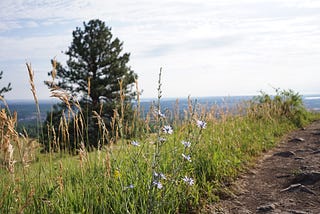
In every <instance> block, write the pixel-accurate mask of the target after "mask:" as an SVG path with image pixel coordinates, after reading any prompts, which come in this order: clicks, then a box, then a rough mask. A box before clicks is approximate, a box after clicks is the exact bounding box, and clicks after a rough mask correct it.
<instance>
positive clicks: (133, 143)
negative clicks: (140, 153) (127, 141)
mask: <svg viewBox="0 0 320 214" xmlns="http://www.w3.org/2000/svg"><path fill="white" fill-rule="evenodd" d="M131 145H133V146H140V144H139V142H137V141H132V142H131Z"/></svg>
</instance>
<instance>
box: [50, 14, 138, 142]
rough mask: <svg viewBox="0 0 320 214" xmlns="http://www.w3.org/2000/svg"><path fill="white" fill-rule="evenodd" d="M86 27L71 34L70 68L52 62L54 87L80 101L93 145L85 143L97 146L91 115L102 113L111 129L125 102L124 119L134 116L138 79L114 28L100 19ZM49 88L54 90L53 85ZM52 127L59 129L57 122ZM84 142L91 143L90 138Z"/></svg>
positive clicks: (94, 125)
mask: <svg viewBox="0 0 320 214" xmlns="http://www.w3.org/2000/svg"><path fill="white" fill-rule="evenodd" d="M83 27H84V28H83V29H82V28H80V27H77V28H76V30H75V31H73V33H72V35H73V41H72V43H71V46H70V47H69V49H68V50H67V51H66V52H65V54H66V55H67V56H68V60H67V63H66V64H67V66H62V65H61V63H59V62H57V63H56V62H54V61H52V63H53V64H55V67H56V70H57V74H56V77H55V80H56V81H57V83H54V85H55V86H58V87H59V88H60V89H63V90H65V91H66V92H68V93H70V94H71V95H72V97H76V99H78V101H79V103H80V106H81V111H82V116H83V117H84V118H83V120H84V121H86V125H89V127H88V133H87V134H88V135H89V136H90V142H85V143H88V144H90V145H94V146H96V145H97V141H98V139H97V137H98V133H97V130H98V128H97V126H96V121H94V119H93V118H92V117H93V114H92V112H93V111H96V112H99V113H100V115H101V116H102V117H103V119H105V123H106V124H107V125H109V124H110V121H111V118H112V116H113V114H114V110H117V111H118V112H120V106H121V102H123V105H124V106H129V107H128V108H127V110H128V111H126V112H125V114H126V116H124V118H125V119H126V118H128V116H129V115H130V114H131V113H132V111H130V109H132V108H131V100H132V98H133V97H134V96H135V92H133V90H132V87H133V83H134V82H135V79H137V75H136V74H135V73H134V72H133V71H132V70H131V68H130V67H129V66H128V65H127V63H128V62H129V57H130V54H129V53H123V54H122V50H123V48H122V45H123V43H122V42H120V40H119V39H118V38H113V36H112V33H111V28H109V27H107V26H106V25H105V23H104V22H103V21H100V20H98V19H96V20H91V21H89V22H88V23H85V22H84V23H83ZM48 75H49V76H51V75H52V72H50V73H49V74H48ZM120 82H122V88H121V87H120ZM46 84H47V85H48V86H49V87H52V84H53V83H52V82H50V83H48V82H47V83H46ZM48 119H49V118H48ZM46 123H47V124H48V123H50V121H48V120H47V122H46ZM52 124H53V125H55V126H56V125H57V124H55V122H54V121H53V122H52ZM45 126H46V125H45ZM71 131H72V130H71ZM85 139H87V141H88V136H87V137H86V138H85Z"/></svg>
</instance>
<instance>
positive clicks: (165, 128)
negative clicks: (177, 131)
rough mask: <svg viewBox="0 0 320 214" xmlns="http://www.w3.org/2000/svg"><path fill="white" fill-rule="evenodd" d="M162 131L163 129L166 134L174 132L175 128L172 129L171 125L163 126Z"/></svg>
mask: <svg viewBox="0 0 320 214" xmlns="http://www.w3.org/2000/svg"><path fill="white" fill-rule="evenodd" d="M162 131H163V132H164V133H166V134H172V133H173V129H172V127H171V126H164V127H163V128H162Z"/></svg>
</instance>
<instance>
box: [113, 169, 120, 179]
mask: <svg viewBox="0 0 320 214" xmlns="http://www.w3.org/2000/svg"><path fill="white" fill-rule="evenodd" d="M114 177H115V178H120V177H121V173H120V170H118V169H117V170H115V171H114Z"/></svg>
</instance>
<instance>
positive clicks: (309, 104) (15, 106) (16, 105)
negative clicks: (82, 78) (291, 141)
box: [0, 95, 320, 126]
mask: <svg viewBox="0 0 320 214" xmlns="http://www.w3.org/2000/svg"><path fill="white" fill-rule="evenodd" d="M252 98H253V97H252V96H229V97H199V98H191V101H192V103H191V104H192V105H195V104H196V106H199V105H200V106H202V107H206V108H210V107H211V106H213V105H216V106H217V107H219V108H223V109H227V108H228V109H229V108H232V107H234V106H236V105H237V104H239V103H241V102H243V101H247V100H250V99H252ZM303 101H304V104H305V106H306V108H307V109H310V110H313V111H320V95H313V96H311V95H308V96H304V97H303ZM156 102H157V100H156V99H142V100H141V103H140V105H141V110H142V111H143V112H144V113H146V112H148V111H149V110H150V107H151V106H152V105H155V106H156V105H157V104H156ZM55 103H56V101H51V100H50V101H40V111H41V120H42V121H44V120H45V118H46V115H47V112H49V111H50V110H51V109H52V106H53V105H54V104H55ZM133 103H134V105H136V102H133ZM8 105H9V108H10V111H11V112H14V111H16V112H17V113H18V123H19V125H23V126H28V125H35V124H36V123H37V110H36V106H35V104H34V102H33V101H8ZM0 107H1V108H5V106H4V104H3V103H0ZM177 108H178V110H179V111H180V113H183V110H186V109H188V99H187V98H179V99H175V98H170V99H169V98H163V99H161V111H163V112H164V111H170V112H173V111H174V110H177Z"/></svg>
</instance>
